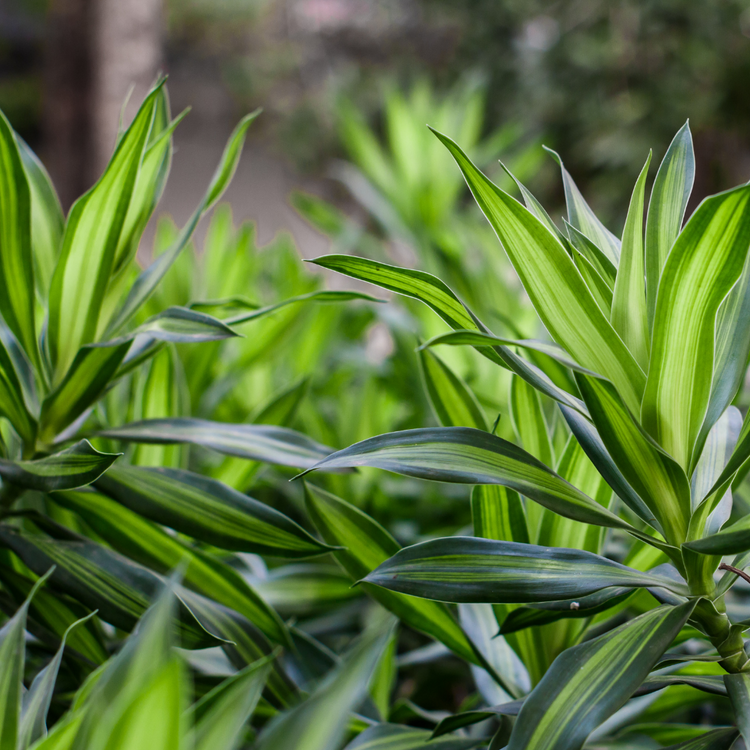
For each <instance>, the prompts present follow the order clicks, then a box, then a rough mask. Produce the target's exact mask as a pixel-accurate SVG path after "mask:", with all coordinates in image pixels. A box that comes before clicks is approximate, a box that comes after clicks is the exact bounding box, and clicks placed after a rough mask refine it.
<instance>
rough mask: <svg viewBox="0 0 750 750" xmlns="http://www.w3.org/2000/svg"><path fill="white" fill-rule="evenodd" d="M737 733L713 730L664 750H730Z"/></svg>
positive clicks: (728, 730) (726, 730)
mask: <svg viewBox="0 0 750 750" xmlns="http://www.w3.org/2000/svg"><path fill="white" fill-rule="evenodd" d="M738 736H739V733H738V732H737V730H736V729H714V731H713V732H705V733H704V734H702V735H700V736H699V737H696V738H695V739H692V740H686V741H685V742H679V743H677V744H676V745H670V746H669V747H665V748H664V750H730V748H731V747H732V745H734V743H735V741H736V740H737V737H738Z"/></svg>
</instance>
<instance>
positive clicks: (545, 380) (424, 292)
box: [312, 255, 583, 410]
mask: <svg viewBox="0 0 750 750" xmlns="http://www.w3.org/2000/svg"><path fill="white" fill-rule="evenodd" d="M312 262H313V263H315V264H316V265H318V266H321V267H323V268H328V269H330V270H332V271H337V272H338V273H343V274H345V275H347V276H351V277H352V278H354V279H360V280H361V281H367V282H369V283H370V284H376V285H377V286H379V287H382V288H383V289H388V290H390V291H392V292H396V294H403V295H404V296H405V297H411V298H413V299H417V300H419V301H420V302H423V303H424V304H426V305H427V306H428V307H429V308H430V309H431V310H433V311H434V312H435V313H437V314H438V315H439V316H440V317H441V318H442V319H443V320H444V321H445V322H446V323H447V324H448V325H449V326H450V327H451V328H453V329H454V330H457V331H464V330H476V331H480V332H483V333H489V332H488V331H487V330H486V329H485V327H484V326H483V325H482V324H481V323H480V322H479V321H478V320H477V318H476V316H475V315H474V314H473V313H471V312H470V311H469V310H468V309H467V308H466V307H465V305H464V304H463V303H462V302H461V301H460V300H459V299H458V297H457V296H456V295H455V294H454V293H453V292H452V291H451V289H449V288H448V287H447V286H446V285H445V284H444V283H443V282H442V281H440V279H438V278H436V277H435V276H432V275H431V274H429V273H425V272H424V271H416V270H413V269H410V268H398V267H397V266H389V265H386V264H385V263H378V262H377V261H374V260H367V259H366V258H357V257H354V256H351V255H326V256H324V257H322V258H317V259H316V260H314V261H312ZM483 343H484V342H482V344H483ZM477 351H479V352H480V353H481V354H483V355H484V356H486V357H487V358H488V359H491V360H492V361H493V362H495V363H497V364H499V365H501V366H502V367H507V368H508V369H509V370H512V371H513V372H515V373H516V375H518V376H519V377H521V378H523V379H524V380H526V381H527V382H528V383H530V384H531V385H533V386H534V388H537V389H538V390H539V391H541V392H542V393H544V394H545V395H547V396H549V397H550V398H553V399H555V400H556V401H560V402H561V403H563V404H566V405H567V406H569V407H571V408H573V409H579V410H580V409H582V408H583V407H582V404H581V402H580V401H579V400H578V399H576V398H574V397H573V396H571V395H570V394H569V393H566V392H565V391H564V390H563V389H562V388H559V387H558V386H556V385H555V384H554V383H553V382H552V381H551V380H550V379H549V377H547V375H545V374H544V373H543V372H542V371H541V370H540V369H539V368H538V367H536V366H534V365H532V364H531V363H529V362H527V361H526V360H525V359H522V358H521V357H519V356H518V355H517V354H515V353H514V352H513V351H512V350H511V349H509V348H508V347H505V346H501V345H498V346H494V347H493V348H489V347H487V346H483V345H480V348H479V349H477Z"/></svg>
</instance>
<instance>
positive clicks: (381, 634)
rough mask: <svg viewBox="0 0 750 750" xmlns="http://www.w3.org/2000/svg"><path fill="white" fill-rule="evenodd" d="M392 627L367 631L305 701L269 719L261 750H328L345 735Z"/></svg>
mask: <svg viewBox="0 0 750 750" xmlns="http://www.w3.org/2000/svg"><path fill="white" fill-rule="evenodd" d="M390 630H391V628H388V629H386V630H385V631H383V630H381V629H373V630H371V631H369V632H365V634H364V635H363V636H362V639H361V640H360V642H359V643H358V644H357V645H356V646H355V647H354V649H352V651H351V652H350V653H349V654H348V656H347V657H346V658H345V659H344V662H343V663H342V665H341V666H340V667H338V668H337V669H335V670H334V671H333V672H331V673H330V674H329V675H328V676H327V677H326V678H325V679H324V680H323V681H322V682H321V683H320V684H319V685H318V687H317V688H316V689H315V691H314V692H313V693H312V695H311V696H310V697H309V698H308V699H307V700H306V701H304V702H303V703H301V704H299V705H298V706H295V707H294V708H292V709H291V710H289V711H287V712H285V713H282V714H280V715H278V716H277V717H275V718H274V719H273V720H272V721H270V722H269V723H268V724H267V725H266V726H265V727H264V728H263V731H262V732H261V735H260V738H259V740H258V750H329V748H333V747H337V746H338V744H339V742H340V741H341V739H342V738H343V736H344V733H345V732H346V727H347V721H348V718H349V712H350V711H352V710H354V709H355V708H357V706H358V704H359V703H360V702H361V701H362V699H363V698H364V697H365V695H366V693H367V685H368V683H369V682H370V678H371V677H372V675H373V672H374V671H375V667H376V666H377V664H378V661H379V660H380V656H381V654H382V652H383V650H384V649H385V647H386V645H387V643H388V640H389V638H390Z"/></svg>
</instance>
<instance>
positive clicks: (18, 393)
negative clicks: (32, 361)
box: [0, 340, 37, 445]
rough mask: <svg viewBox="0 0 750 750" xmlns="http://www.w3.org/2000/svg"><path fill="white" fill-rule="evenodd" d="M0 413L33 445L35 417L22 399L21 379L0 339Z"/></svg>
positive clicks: (25, 440)
mask: <svg viewBox="0 0 750 750" xmlns="http://www.w3.org/2000/svg"><path fill="white" fill-rule="evenodd" d="M0 414H1V415H2V416H4V417H6V418H7V419H8V421H9V422H10V423H11V424H12V425H13V429H15V431H16V432H17V433H18V434H19V436H20V437H21V439H22V440H23V441H24V442H25V443H26V444H27V445H33V443H34V439H35V437H36V429H37V423H36V419H34V417H33V416H32V414H31V412H30V411H29V407H28V406H27V404H26V400H25V399H24V391H23V386H22V384H21V381H20V380H19V378H18V374H17V373H16V368H15V367H14V365H13V360H12V359H11V357H10V355H9V354H8V350H7V349H6V348H5V344H4V343H3V342H2V341H1V340H0Z"/></svg>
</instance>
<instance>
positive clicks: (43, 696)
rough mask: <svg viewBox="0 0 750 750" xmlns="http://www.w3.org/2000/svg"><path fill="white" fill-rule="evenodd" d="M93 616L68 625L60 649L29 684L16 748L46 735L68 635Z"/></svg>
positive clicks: (24, 748) (92, 614) (21, 748)
mask: <svg viewBox="0 0 750 750" xmlns="http://www.w3.org/2000/svg"><path fill="white" fill-rule="evenodd" d="M93 616H94V613H93V612H92V613H91V614H89V615H86V617H84V618H82V619H80V620H76V622H74V623H73V624H72V625H70V626H69V627H68V628H67V630H66V631H65V633H64V634H63V637H62V642H61V643H60V648H58V649H57V652H56V653H55V655H54V656H53V657H52V661H50V662H49V664H47V666H46V667H44V669H41V670H40V671H39V672H38V673H37V675H36V677H35V678H34V681H33V682H32V683H31V686H30V687H29V690H28V692H27V693H26V694H25V695H24V696H23V703H22V706H21V723H20V726H19V730H18V748H19V750H26V748H27V747H29V745H31V744H32V743H33V742H36V741H37V740H38V739H39V738H41V737H45V736H46V735H47V713H48V712H49V707H50V704H51V703H52V694H53V692H54V689H55V682H56V681H57V673H58V672H59V671H60V664H61V663H62V657H63V651H64V650H65V642H66V640H67V637H68V634H69V633H70V631H71V630H73V629H74V628H75V627H77V626H78V625H80V624H82V623H84V622H86V621H87V620H89V619H91V618H92V617H93Z"/></svg>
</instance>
